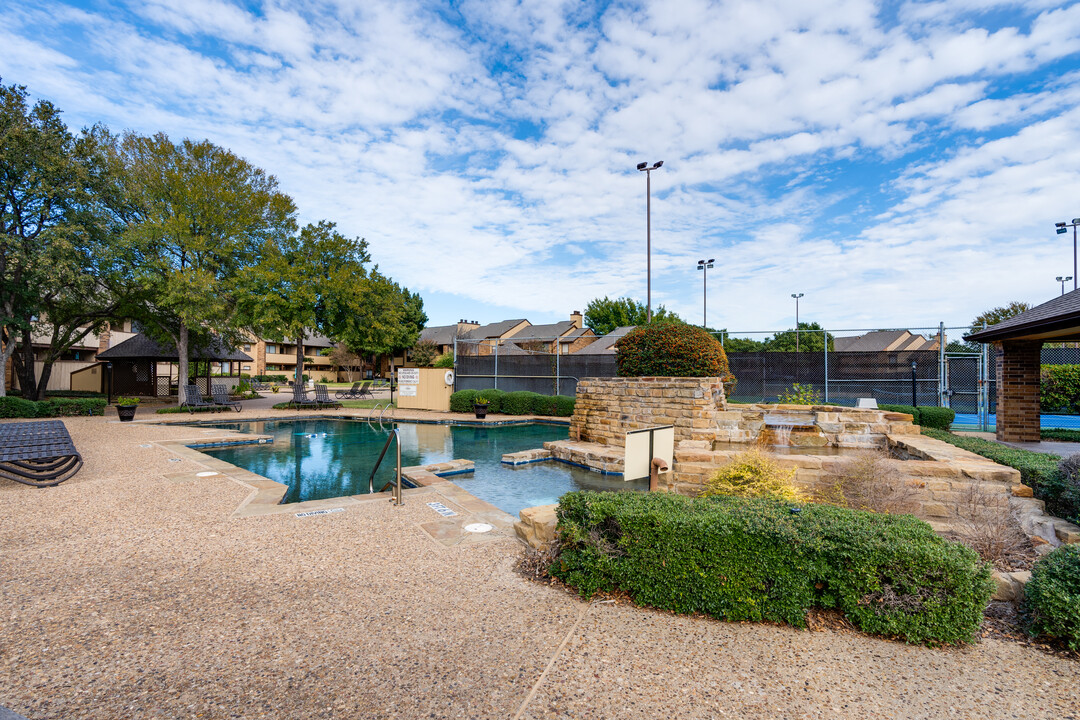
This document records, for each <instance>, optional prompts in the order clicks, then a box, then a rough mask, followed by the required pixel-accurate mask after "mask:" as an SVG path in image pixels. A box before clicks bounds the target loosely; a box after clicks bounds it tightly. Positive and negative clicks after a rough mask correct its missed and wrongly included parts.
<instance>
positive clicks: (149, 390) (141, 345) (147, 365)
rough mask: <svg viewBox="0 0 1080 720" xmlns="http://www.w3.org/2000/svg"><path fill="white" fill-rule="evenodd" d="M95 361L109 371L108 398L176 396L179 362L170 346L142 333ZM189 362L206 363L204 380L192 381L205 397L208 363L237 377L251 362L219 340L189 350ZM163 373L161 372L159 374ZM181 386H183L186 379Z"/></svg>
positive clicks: (208, 371)
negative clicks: (226, 366) (243, 364)
mask: <svg viewBox="0 0 1080 720" xmlns="http://www.w3.org/2000/svg"><path fill="white" fill-rule="evenodd" d="M97 359H98V360H99V361H102V362H106V363H108V366H109V371H108V373H106V377H108V378H110V381H111V394H114V395H139V396H143V397H168V396H170V395H176V394H177V390H176V385H175V384H174V381H173V377H174V375H175V376H176V383H179V381H180V378H179V375H178V374H177V373H174V371H173V365H175V364H177V363H179V361H180V358H179V356H178V355H177V352H176V347H175V346H173V345H172V344H168V345H166V344H162V343H159V342H158V341H157V340H154V339H153V338H151V337H149V336H147V335H146V334H144V333H139V334H138V335H136V336H134V337H131V338H128V339H127V340H125V341H124V342H122V343H118V344H117V345H115V346H113V347H111V348H109V349H108V350H105V351H103V352H99V353H98V355H97ZM189 359H190V360H191V361H192V362H205V363H206V376H205V377H203V378H196V384H198V385H200V389H201V390H202V391H203V392H204V393H207V394H209V391H210V363H212V362H217V363H221V364H222V365H224V364H225V363H229V368H230V373H234V376H239V374H240V371H239V368H240V365H239V363H242V362H251V356H249V355H247V354H245V353H243V352H241V351H239V350H233V349H231V348H229V347H227V346H226V345H225V343H224V342H222V341H221V339H220V338H214V339H213V340H212V341H211V342H210V343H209V345H207V346H206V347H196V346H192V347H191V349H190V352H189ZM162 365H167V368H162V367H161V366H162ZM163 369H164V370H165V372H162V370H163ZM184 382H185V383H186V379H185V381H184Z"/></svg>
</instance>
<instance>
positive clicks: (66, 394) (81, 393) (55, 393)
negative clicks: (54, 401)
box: [45, 390, 105, 398]
mask: <svg viewBox="0 0 1080 720" xmlns="http://www.w3.org/2000/svg"><path fill="white" fill-rule="evenodd" d="M45 397H47V398H103V397H105V393H101V392H94V391H93V390H46V391H45Z"/></svg>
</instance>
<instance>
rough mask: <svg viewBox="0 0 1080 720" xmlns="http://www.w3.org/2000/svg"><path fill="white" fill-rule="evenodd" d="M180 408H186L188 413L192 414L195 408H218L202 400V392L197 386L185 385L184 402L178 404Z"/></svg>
mask: <svg viewBox="0 0 1080 720" xmlns="http://www.w3.org/2000/svg"><path fill="white" fill-rule="evenodd" d="M180 407H186V408H187V409H188V412H189V413H194V412H195V408H216V409H222V408H218V406H217V405H215V404H214V403H212V402H207V401H205V400H203V396H202V390H200V389H199V386H198V385H185V386H184V402H182V403H180Z"/></svg>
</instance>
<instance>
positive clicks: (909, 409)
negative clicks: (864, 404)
mask: <svg viewBox="0 0 1080 720" xmlns="http://www.w3.org/2000/svg"><path fill="white" fill-rule="evenodd" d="M878 410H886V411H888V412H895V413H906V414H908V415H910V416H911V422H912V423H914V424H915V425H918V424H919V409H918V408H917V407H915V406H914V405H878Z"/></svg>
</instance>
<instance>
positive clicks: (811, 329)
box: [765, 322, 833, 352]
mask: <svg viewBox="0 0 1080 720" xmlns="http://www.w3.org/2000/svg"><path fill="white" fill-rule="evenodd" d="M826 337H827V338H828V343H829V350H830V351H832V350H833V336H832V333H828V334H827V335H826V333H825V332H824V328H822V327H821V325H819V324H818V323H816V322H811V323H804V322H801V323H799V336H798V338H797V339H796V337H795V330H794V329H791V330H785V331H783V332H778V333H776V335H774V336H773V337H771V338H768V339H767V340H765V350H766V351H767V352H795V349H796V347H798V349H799V351H800V352H824V350H825V342H826Z"/></svg>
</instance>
